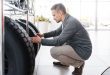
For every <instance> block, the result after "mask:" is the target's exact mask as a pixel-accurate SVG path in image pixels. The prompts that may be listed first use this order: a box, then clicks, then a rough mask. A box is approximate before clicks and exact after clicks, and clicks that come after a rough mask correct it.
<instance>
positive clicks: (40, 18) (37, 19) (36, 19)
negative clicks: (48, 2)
mask: <svg viewBox="0 0 110 75" xmlns="http://www.w3.org/2000/svg"><path fill="white" fill-rule="evenodd" d="M35 21H36V22H49V23H50V20H49V19H48V18H45V17H43V16H37V17H36V18H35Z"/></svg>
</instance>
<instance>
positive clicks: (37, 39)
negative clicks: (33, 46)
mask: <svg viewBox="0 0 110 75" xmlns="http://www.w3.org/2000/svg"><path fill="white" fill-rule="evenodd" d="M31 39H32V42H33V43H40V42H41V38H40V37H39V36H34V37H31Z"/></svg>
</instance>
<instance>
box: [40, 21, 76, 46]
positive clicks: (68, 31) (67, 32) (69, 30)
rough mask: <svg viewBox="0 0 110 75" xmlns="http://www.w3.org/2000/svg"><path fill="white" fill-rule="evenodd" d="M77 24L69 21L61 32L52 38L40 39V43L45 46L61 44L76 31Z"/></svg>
mask: <svg viewBox="0 0 110 75" xmlns="http://www.w3.org/2000/svg"><path fill="white" fill-rule="evenodd" d="M76 27H77V25H76V23H75V22H74V21H69V22H68V23H67V24H66V26H65V27H64V29H63V30H62V32H61V34H60V35H59V36H58V37H56V38H53V39H42V41H41V44H42V45H47V46H60V45H63V44H64V43H65V42H66V41H67V40H68V39H70V38H71V37H72V36H73V35H74V34H75V32H76V31H77V28H76Z"/></svg>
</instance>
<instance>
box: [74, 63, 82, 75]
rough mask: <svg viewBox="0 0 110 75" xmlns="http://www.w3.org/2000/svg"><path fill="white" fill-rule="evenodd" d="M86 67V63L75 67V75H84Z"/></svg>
mask: <svg viewBox="0 0 110 75" xmlns="http://www.w3.org/2000/svg"><path fill="white" fill-rule="evenodd" d="M83 68H84V64H83V65H82V66H80V67H79V68H75V70H74V71H73V72H72V74H73V75H82V71H83Z"/></svg>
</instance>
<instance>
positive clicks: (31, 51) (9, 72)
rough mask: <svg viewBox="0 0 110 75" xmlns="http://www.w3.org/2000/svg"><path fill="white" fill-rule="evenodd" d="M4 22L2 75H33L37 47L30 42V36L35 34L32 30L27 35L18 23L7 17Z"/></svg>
mask: <svg viewBox="0 0 110 75" xmlns="http://www.w3.org/2000/svg"><path fill="white" fill-rule="evenodd" d="M4 20H5V42H4V46H5V47H4V48H5V52H4V53H5V54H4V55H5V56H4V58H5V60H4V62H5V64H4V75H33V71H34V66H35V56H36V54H37V52H38V45H37V44H35V45H34V44H33V43H32V42H31V38H30V35H32V36H35V35H36V33H37V32H35V33H33V31H35V30H34V29H33V30H31V34H29V33H27V32H26V30H25V28H23V26H22V25H21V24H20V23H18V22H16V21H14V20H12V19H10V18H8V17H4ZM30 27H31V26H30ZM35 48H37V49H35Z"/></svg>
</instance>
